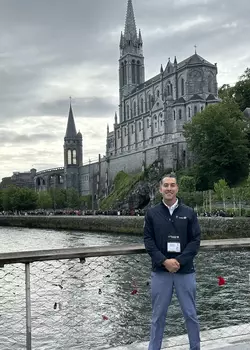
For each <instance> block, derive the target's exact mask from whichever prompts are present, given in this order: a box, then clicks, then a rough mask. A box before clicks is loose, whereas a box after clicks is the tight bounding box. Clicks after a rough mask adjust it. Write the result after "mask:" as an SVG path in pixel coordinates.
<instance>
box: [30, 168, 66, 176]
mask: <svg viewBox="0 0 250 350" xmlns="http://www.w3.org/2000/svg"><path fill="white" fill-rule="evenodd" d="M62 170H64V167H57V168H51V169H44V170H40V171H38V172H37V173H36V176H37V175H41V174H44V173H51V172H53V171H62Z"/></svg>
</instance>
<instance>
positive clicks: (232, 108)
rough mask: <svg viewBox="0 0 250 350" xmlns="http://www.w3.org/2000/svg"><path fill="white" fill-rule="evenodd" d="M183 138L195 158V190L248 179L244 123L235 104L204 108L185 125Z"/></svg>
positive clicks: (230, 184)
mask: <svg viewBox="0 0 250 350" xmlns="http://www.w3.org/2000/svg"><path fill="white" fill-rule="evenodd" d="M184 136H185V137H186V139H187V142H188V145H189V147H190V149H191V150H192V152H193V155H194V157H195V167H194V172H195V174H196V183H197V189H199V190H207V189H212V188H213V184H214V183H216V182H217V181H219V180H220V179H225V181H226V182H227V183H228V184H229V186H232V185H235V184H237V183H238V182H240V181H242V180H243V179H245V178H246V177H247V176H248V172H249V161H248V155H249V149H248V139H247V124H246V122H245V121H244V116H243V114H242V112H241V111H240V110H239V108H238V106H237V105H236V104H235V103H232V102H231V103H224V102H222V103H219V104H216V105H211V106H209V107H207V108H206V109H205V110H204V111H203V112H201V113H198V114H196V115H195V116H194V117H193V119H192V121H191V122H189V123H187V124H185V126H184Z"/></svg>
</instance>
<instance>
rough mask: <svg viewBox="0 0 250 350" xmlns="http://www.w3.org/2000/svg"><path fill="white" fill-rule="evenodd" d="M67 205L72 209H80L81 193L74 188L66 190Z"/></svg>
mask: <svg viewBox="0 0 250 350" xmlns="http://www.w3.org/2000/svg"><path fill="white" fill-rule="evenodd" d="M66 207H67V208H70V209H79V207H80V198H79V194H78V192H77V191H76V190H75V189H74V188H69V189H68V190H66Z"/></svg>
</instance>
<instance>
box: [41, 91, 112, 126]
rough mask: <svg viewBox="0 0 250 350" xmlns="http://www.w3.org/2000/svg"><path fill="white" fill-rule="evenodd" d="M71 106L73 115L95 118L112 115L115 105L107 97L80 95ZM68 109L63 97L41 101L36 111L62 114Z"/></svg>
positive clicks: (45, 113)
mask: <svg viewBox="0 0 250 350" xmlns="http://www.w3.org/2000/svg"><path fill="white" fill-rule="evenodd" d="M72 108H73V113H74V114H75V115H79V116H84V117H91V118H95V117H102V116H106V115H108V114H111V115H113V112H114V110H115V108H116V106H115V105H113V104H112V103H111V102H110V99H109V98H101V97H82V98H76V99H75V102H74V104H73V106H72ZM68 109H69V103H68V101H67V100H65V99H64V100H57V101H53V102H44V103H41V104H39V105H38V106H37V111H36V113H37V114H38V115H41V114H42V115H50V116H62V115H65V114H66V113H67V111H68ZM65 123H66V120H65Z"/></svg>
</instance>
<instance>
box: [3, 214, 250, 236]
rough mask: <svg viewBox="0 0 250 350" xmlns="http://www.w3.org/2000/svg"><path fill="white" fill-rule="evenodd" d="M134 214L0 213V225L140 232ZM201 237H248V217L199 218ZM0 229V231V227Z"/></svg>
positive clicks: (137, 219)
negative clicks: (9, 214)
mask: <svg viewBox="0 0 250 350" xmlns="http://www.w3.org/2000/svg"><path fill="white" fill-rule="evenodd" d="M143 222H144V218H143V217H137V216H0V226H12V227H27V228H40V229H41V228H44V229H55V230H78V231H89V232H108V233H111V232H113V233H130V234H142V232H143ZM199 222H200V226H201V230H202V239H218V238H238V237H239V238H244V237H250V218H240V217H239V218H221V217H218V218H217V217H212V218H203V217H202V218H199ZM0 232H1V231H0Z"/></svg>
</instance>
